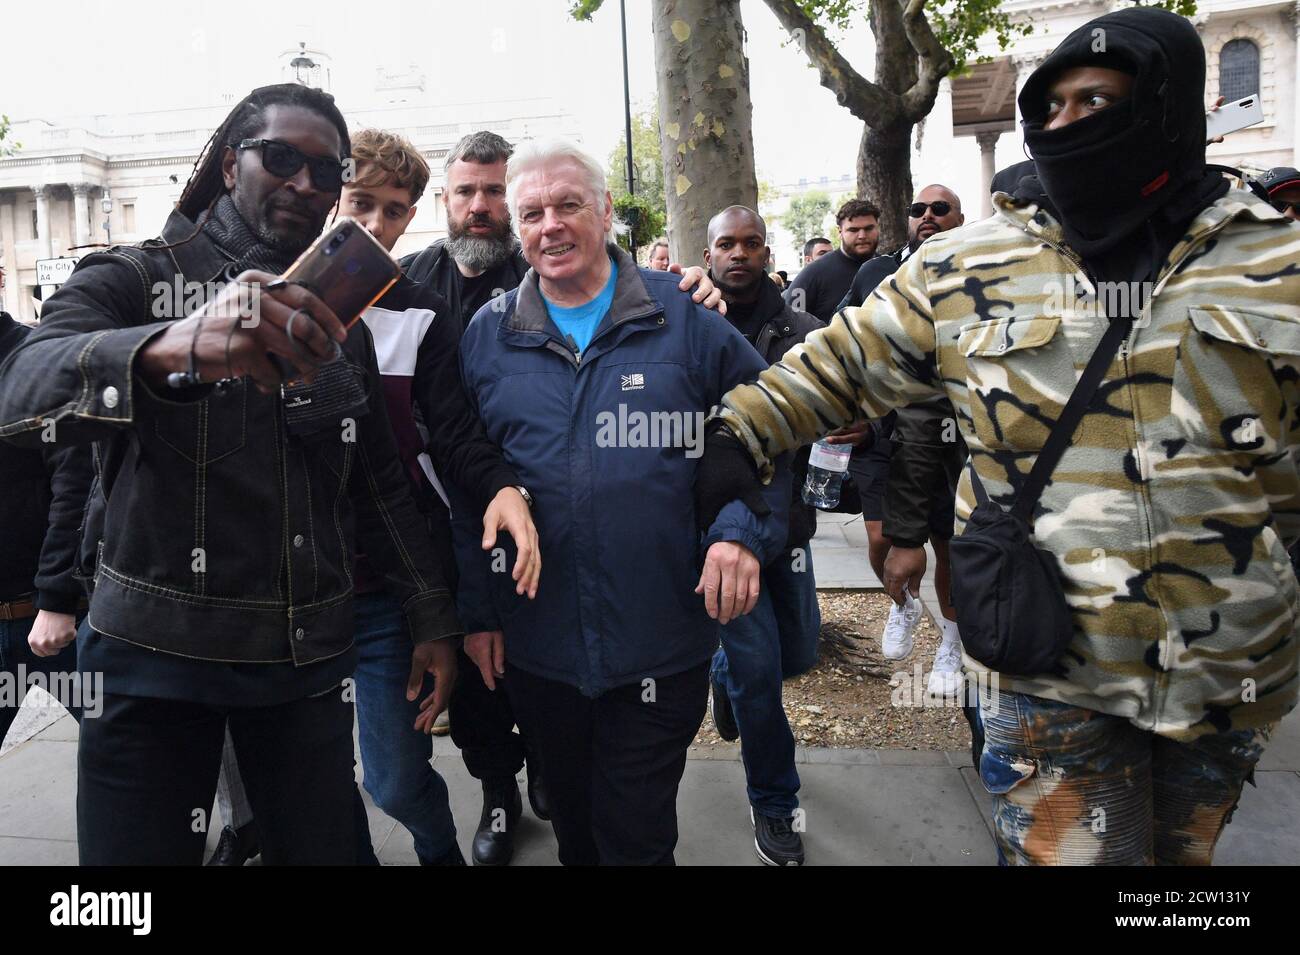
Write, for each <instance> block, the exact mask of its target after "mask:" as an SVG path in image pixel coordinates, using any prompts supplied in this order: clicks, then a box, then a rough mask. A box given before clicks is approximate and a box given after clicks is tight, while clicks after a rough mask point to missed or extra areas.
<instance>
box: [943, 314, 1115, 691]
mask: <svg viewBox="0 0 1300 955" xmlns="http://www.w3.org/2000/svg"><path fill="white" fill-rule="evenodd" d="M1132 327H1133V320H1132V319H1131V318H1122V319H1115V320H1113V321H1111V323H1110V326H1109V327H1108V328H1107V329H1106V333H1105V334H1104V335H1103V336H1102V339H1101V342H1100V343H1099V344H1098V345H1097V350H1096V351H1094V352H1093V353H1092V357H1091V358H1090V359H1089V360H1088V365H1087V367H1086V368H1084V370H1083V374H1082V375H1081V376H1080V378H1079V383H1078V384H1077V385H1076V386H1075V388H1074V392H1073V393H1072V394H1071V395H1070V399H1069V401H1067V402H1066V404H1065V408H1064V409H1062V411H1061V416H1060V418H1058V419H1057V421H1056V424H1055V425H1053V426H1052V430H1051V433H1050V434H1049V435H1048V437H1047V441H1046V442H1045V443H1044V445H1043V450H1042V451H1041V452H1039V454H1038V458H1037V459H1036V460H1035V461H1034V466H1033V468H1031V469H1030V471H1029V476H1028V477H1027V478H1026V479H1025V483H1024V485H1023V486H1022V487H1021V488H1020V493H1019V494H1018V495H1017V496H1016V501H1015V503H1014V504H1013V505H1012V507H1011V510H1009V511H1004V510H1003V509H1002V508H1001V507H1000V506H999V505H998V504H996V503H994V502H993V501H991V500H989V497H988V492H986V491H985V489H984V485H983V484H982V483H981V482H980V479H979V474H977V473H976V471H975V466H974V464H973V463H972V464H971V469H970V473H971V485H972V487H973V489H974V491H975V500H976V507H975V510H974V511H972V512H971V516H970V520H968V521H967V522H966V529H965V530H964V531H963V532H962V534H961V536H960V537H954V538H953V539H952V541H951V542H950V543H949V545H948V547H949V555H950V562H951V567H952V576H951V580H952V602H953V606H954V607H955V608H956V611H957V625H958V627H959V628H960V630H961V640H962V644H963V646H964V647H965V649H966V652H967V653H969V654H970V655H971V656H972V657H974V658H975V659H976V660H978V661H979V662H980V663H982V664H984V665H985V666H987V667H988V668H989V669H991V670H995V671H997V672H999V673H1006V674H1009V675H1013V676H1015V675H1019V676H1029V675H1032V674H1036V673H1049V672H1052V671H1053V670H1054V669H1055V668H1056V664H1057V663H1058V661H1059V660H1060V659H1061V657H1062V656H1063V655H1064V654H1065V650H1066V648H1067V647H1068V646H1069V645H1070V640H1071V638H1072V637H1073V636H1074V617H1073V615H1072V614H1071V613H1070V608H1069V605H1068V604H1067V603H1066V601H1065V593H1064V590H1063V589H1062V587H1061V577H1060V574H1059V572H1058V571H1057V565H1056V557H1055V556H1053V555H1052V554H1050V553H1048V552H1047V551H1044V550H1040V549H1039V548H1038V547H1036V546H1034V543H1033V541H1032V539H1031V538H1032V536H1033V527H1032V522H1033V515H1034V507H1035V506H1036V505H1037V504H1038V499H1039V497H1041V496H1042V493H1043V489H1044V488H1045V487H1047V480H1048V478H1050V477H1051V476H1052V471H1053V470H1054V469H1055V468H1056V465H1057V464H1058V463H1059V462H1060V460H1061V456H1062V455H1063V454H1064V453H1065V449H1066V448H1067V447H1069V445H1070V441H1071V439H1072V438H1073V436H1074V432H1075V429H1076V428H1078V426H1079V421H1080V420H1082V418H1083V415H1084V412H1085V411H1087V408H1088V405H1089V404H1090V403H1091V402H1092V398H1093V396H1094V395H1095V394H1096V393H1097V388H1098V386H1100V384H1101V380H1102V378H1103V377H1104V376H1105V374H1106V371H1107V369H1109V368H1110V363H1111V361H1112V360H1113V359H1114V357H1115V353H1116V352H1117V351H1118V350H1119V346H1120V342H1122V341H1123V340H1124V339H1125V338H1127V337H1128V333H1129V330H1130V329H1131V328H1132Z"/></svg>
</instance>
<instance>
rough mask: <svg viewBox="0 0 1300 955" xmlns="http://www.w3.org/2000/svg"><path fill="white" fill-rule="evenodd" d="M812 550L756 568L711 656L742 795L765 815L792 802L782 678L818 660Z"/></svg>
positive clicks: (790, 807) (790, 737)
mask: <svg viewBox="0 0 1300 955" xmlns="http://www.w3.org/2000/svg"><path fill="white" fill-rule="evenodd" d="M821 619H822V618H821V611H820V610H819V609H818V607H817V581H816V579H815V578H814V576H813V566H812V552H811V549H810V548H809V547H808V546H807V545H805V546H804V547H802V548H798V549H796V550H795V551H794V552H793V554H783V555H782V556H781V557H778V558H777V559H776V560H775V561H774V562H773V563H772V564H771V565H770V566H768V567H765V568H764V569H763V589H762V592H761V593H760V594H759V597H758V603H757V604H755V605H754V609H753V610H752V611H751V612H750V613H748V614H746V615H745V616H743V617H739V618H737V619H735V620H733V621H731V623H729V624H727V625H726V626H725V627H723V628H722V646H721V647H719V648H718V652H717V653H716V654H714V657H713V671H712V673H711V677H712V679H713V686H714V692H717V691H718V689H719V688H721V689H722V690H723V691H724V692H725V693H726V694H727V698H728V699H729V700H730V701H731V710H732V712H733V713H734V714H735V717H736V726H737V728H738V729H739V730H740V740H741V752H740V755H741V758H742V759H743V760H744V763H745V779H746V781H747V784H748V785H747V788H748V792H749V801H750V804H751V805H753V807H754V810H755V811H756V812H759V813H762V814H763V815H765V816H789V815H790V814H791V813H793V812H794V811H795V809H796V808H797V807H798V805H799V797H798V792H799V773H798V771H797V770H796V769H795V768H794V734H793V733H791V732H790V723H789V722H788V721H787V720H786V718H785V708H784V707H783V706H782V705H781V681H782V680H784V679H786V678H787V677H792V676H798V675H799V674H800V673H803V672H805V671H807V670H809V669H811V668H812V665H813V664H814V663H816V662H817V637H818V633H819V631H820V630H821Z"/></svg>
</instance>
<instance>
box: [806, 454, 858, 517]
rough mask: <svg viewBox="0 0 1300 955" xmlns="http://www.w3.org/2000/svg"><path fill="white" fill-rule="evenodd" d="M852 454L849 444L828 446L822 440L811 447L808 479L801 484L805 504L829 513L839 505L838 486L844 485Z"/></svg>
mask: <svg viewBox="0 0 1300 955" xmlns="http://www.w3.org/2000/svg"><path fill="white" fill-rule="evenodd" d="M852 454H853V446H852V445H850V444H828V443H827V442H826V441H825V440H822V441H818V442H817V443H816V444H814V445H813V446H812V453H811V454H810V455H809V457H808V478H807V480H805V481H804V484H803V499H804V503H805V504H811V505H812V506H813V507H819V508H821V509H822V510H823V511H829V510H831V509H832V508H834V507H835V506H836V505H838V504H839V503H840V485H841V484H843V483H844V475H845V473H846V472H847V471H848V469H849V457H850V456H851V455H852Z"/></svg>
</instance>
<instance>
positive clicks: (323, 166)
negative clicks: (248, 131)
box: [237, 139, 343, 192]
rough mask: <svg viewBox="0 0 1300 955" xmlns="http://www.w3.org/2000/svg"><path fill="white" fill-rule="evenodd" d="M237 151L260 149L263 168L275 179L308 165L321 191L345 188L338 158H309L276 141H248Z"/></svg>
mask: <svg viewBox="0 0 1300 955" xmlns="http://www.w3.org/2000/svg"><path fill="white" fill-rule="evenodd" d="M237 148H239V149H260V150H261V151H262V168H263V169H265V170H266V171H267V172H269V173H270V174H271V175H273V176H279V177H280V178H281V179H289V178H291V177H292V176H295V175H297V174H298V170H299V169H301V168H302V167H303V166H304V165H306V166H307V172H308V174H309V175H310V176H311V184H312V185H313V186H315V187H316V188H317V189H319V190H320V191H321V192H338V191H339V190H340V189H342V188H343V163H342V162H340V161H339V160H337V159H322V158H320V157H319V156H308V155H307V154H306V153H304V152H303V151H302V150H300V149H297V148H296V147H294V146H290V145H289V144H288V143H282V142H280V141H279V140H277V139H245V140H241V141H240V143H239V146H238V147H237Z"/></svg>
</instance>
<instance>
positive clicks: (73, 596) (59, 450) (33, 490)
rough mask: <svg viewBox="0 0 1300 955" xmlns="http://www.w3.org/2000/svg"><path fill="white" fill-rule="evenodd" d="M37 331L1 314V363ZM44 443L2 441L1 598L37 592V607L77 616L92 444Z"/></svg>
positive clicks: (55, 434) (54, 438) (55, 440)
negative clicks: (35, 445)
mask: <svg viewBox="0 0 1300 955" xmlns="http://www.w3.org/2000/svg"><path fill="white" fill-rule="evenodd" d="M30 334H31V329H29V328H28V327H27V326H26V325H20V324H19V323H18V322H15V321H14V320H13V319H12V318H11V317H10V316H9V313H7V312H0V362H3V361H4V360H5V358H7V357H8V356H9V353H10V352H12V351H13V350H14V349H15V348H17V347H18V345H19V343H20V342H22V341H23V340H24V339H25V338H27V336H28V335H30ZM47 434H49V436H50V437H51V439H52V440H50V441H46V442H42V443H41V445H40V446H39V447H38V448H33V449H28V448H19V447H14V446H13V445H10V444H6V443H4V442H0V489H3V493H0V541H2V542H3V543H2V544H0V601H8V600H13V599H14V598H16V597H21V596H24V595H26V594H29V593H33V592H35V597H34V600H35V603H36V607H37V609H40V610H52V611H55V612H58V613H74V612H75V611H76V609H77V602H78V600H79V599H80V598H81V597H82V590H81V586H80V584H79V583H78V582H77V580H76V579H75V576H74V572H75V570H76V566H77V540H78V537H79V535H80V533H81V521H82V516H83V514H84V512H85V509H86V498H87V495H88V494H89V492H90V482H91V478H92V475H93V465H92V462H91V451H90V448H89V447H88V446H86V445H75V444H72V443H71V442H60V441H59V440H58V430H57V428H56V429H54V431H53V432H47Z"/></svg>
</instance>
